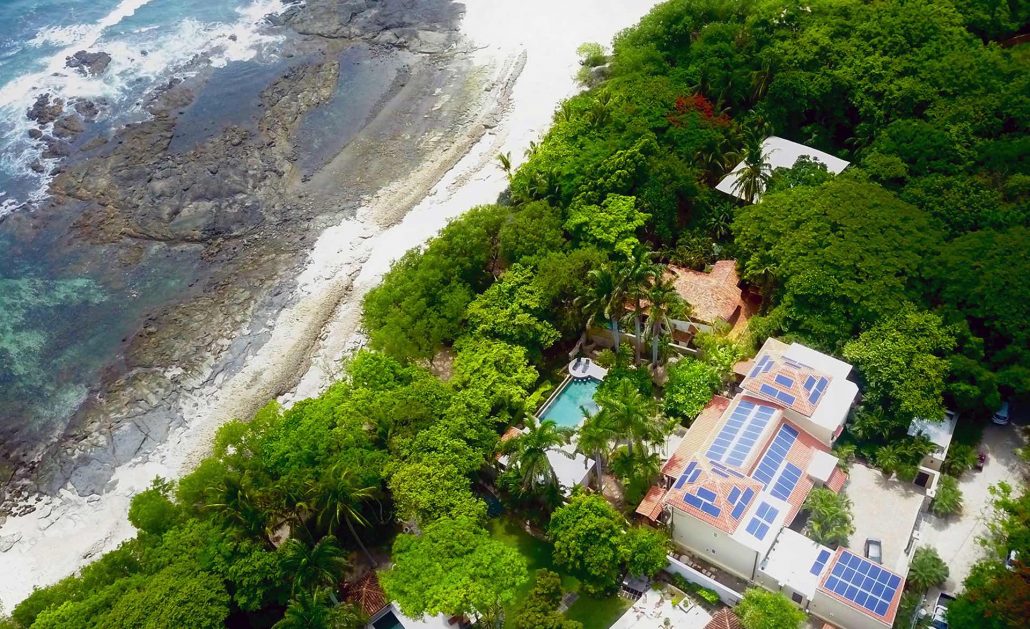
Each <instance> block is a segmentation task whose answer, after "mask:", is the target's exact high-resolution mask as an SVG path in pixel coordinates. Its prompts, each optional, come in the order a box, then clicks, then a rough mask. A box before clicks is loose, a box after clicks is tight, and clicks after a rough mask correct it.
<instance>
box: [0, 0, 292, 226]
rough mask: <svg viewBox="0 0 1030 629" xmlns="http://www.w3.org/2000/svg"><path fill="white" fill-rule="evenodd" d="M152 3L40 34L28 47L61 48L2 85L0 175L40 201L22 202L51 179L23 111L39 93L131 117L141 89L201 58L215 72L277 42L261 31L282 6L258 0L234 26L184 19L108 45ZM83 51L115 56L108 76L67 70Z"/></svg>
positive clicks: (131, 1)
mask: <svg viewBox="0 0 1030 629" xmlns="http://www.w3.org/2000/svg"><path fill="white" fill-rule="evenodd" d="M149 1H150V0H123V1H122V2H121V3H119V4H118V5H117V6H116V7H115V8H114V9H113V10H112V11H110V12H109V13H108V14H107V15H105V16H104V17H103V18H101V19H100V20H98V21H97V22H95V23H93V24H74V25H70V26H63V27H54V28H45V29H42V30H40V31H39V32H38V33H37V34H36V36H35V38H34V39H33V40H32V41H30V42H29V43H30V45H33V46H37V47H39V46H43V45H59V46H63V48H61V50H59V51H57V52H55V53H54V54H53V55H51V56H50V57H48V58H46V59H44V60H43V61H42V63H41V64H40V65H39V66H37V67H36V68H35V69H34V70H33V71H31V72H27V73H25V74H23V75H21V76H19V77H17V78H15V79H13V80H11V81H9V82H8V83H7V84H5V85H2V86H0V129H2V131H0V172H2V173H3V174H5V175H7V176H11V175H14V176H17V177H18V178H19V179H22V180H35V181H36V183H37V184H38V187H37V193H36V194H34V195H33V197H35V198H32V199H23V201H24V200H34V201H38V200H40V199H41V198H42V197H43V191H44V189H45V186H46V184H47V177H46V175H37V174H36V173H33V172H32V171H31V170H30V169H29V164H30V163H32V162H33V160H35V159H38V157H39V154H40V147H39V145H38V144H36V143H34V142H31V141H30V140H29V139H28V136H27V132H28V130H29V129H30V128H31V127H32V126H33V125H32V123H31V122H30V121H28V120H27V119H26V117H25V112H26V110H27V109H28V108H30V107H31V106H32V103H33V102H34V101H35V100H36V98H37V97H38V96H39V95H40V94H43V93H50V94H52V95H53V96H54V97H57V98H61V99H62V100H64V102H65V103H68V102H70V101H72V100H74V99H76V98H88V99H92V100H97V99H102V100H104V101H106V102H107V103H109V104H110V105H111V110H112V111H114V112H116V113H117V114H126V113H133V111H134V110H135V109H137V108H136V105H135V103H137V102H138V101H139V97H140V96H141V95H142V92H143V91H144V90H146V89H148V88H151V87H153V86H155V85H157V84H159V83H162V82H164V81H165V80H167V78H168V77H169V76H170V75H177V76H183V75H187V74H189V73H190V71H191V67H193V66H195V64H194V62H195V61H197V60H198V59H205V58H206V59H207V63H208V64H209V65H210V66H211V67H216V68H218V67H223V66H225V65H227V64H228V63H230V62H233V61H246V60H249V59H253V58H254V57H255V56H257V55H258V54H259V53H260V52H261V50H263V49H264V48H265V47H266V46H267V45H270V44H273V43H275V42H276V41H277V40H278V39H279V37H277V36H272V35H269V34H266V33H263V32H262V25H263V23H264V19H263V18H264V17H265V16H266V15H267V14H269V13H276V12H278V11H281V10H282V8H283V5H282V1H281V0H255V1H254V2H252V3H250V4H247V5H244V6H242V7H239V8H237V9H236V14H237V16H238V19H237V20H236V21H235V22H234V23H225V22H214V23H207V22H201V21H198V20H196V19H192V18H189V17H187V18H184V19H181V20H179V21H178V22H176V23H172V24H167V25H148V26H146V27H142V28H139V29H136V30H134V31H133V32H132V33H129V34H128V35H122V36H120V37H119V38H117V39H105V37H104V34H105V31H106V30H107V29H109V28H110V27H112V26H115V25H117V24H119V23H120V22H121V21H122V20H124V19H125V18H127V17H130V16H132V15H133V14H135V12H136V11H137V10H138V9H139V8H141V7H143V6H145V5H146V4H147V3H148V2H149ZM79 50H93V51H101V50H102V51H105V52H107V53H109V54H110V55H111V63H110V65H109V66H108V67H107V70H106V71H105V72H104V73H103V75H101V76H98V77H87V76H83V75H82V74H81V73H79V72H77V71H75V70H73V69H70V68H67V67H66V66H65V63H66V59H67V57H69V56H71V55H73V54H75V53H76V52H77V51H79ZM144 51H145V52H144ZM195 69H196V68H195V67H193V70H195ZM8 200H9V199H8ZM0 204H4V205H0V208H4V207H7V206H10V207H8V208H7V209H6V211H7V212H10V211H11V209H10V208H13V207H15V205H14V204H8V203H7V200H4V199H3V198H0ZM18 204H19V205H20V203H18ZM0 211H4V210H0Z"/></svg>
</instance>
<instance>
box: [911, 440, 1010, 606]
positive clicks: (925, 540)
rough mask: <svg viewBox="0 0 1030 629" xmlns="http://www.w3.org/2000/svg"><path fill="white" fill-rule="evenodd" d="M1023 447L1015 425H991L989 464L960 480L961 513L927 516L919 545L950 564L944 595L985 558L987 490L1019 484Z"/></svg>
mask: <svg viewBox="0 0 1030 629" xmlns="http://www.w3.org/2000/svg"><path fill="white" fill-rule="evenodd" d="M1022 445H1023V438H1022V435H1021V434H1020V431H1019V430H1018V429H1017V427H1016V426H1013V425H1011V424H1010V425H1008V426H995V425H994V424H990V425H988V426H987V428H986V429H985V430H984V436H983V441H982V443H981V444H980V447H981V448H983V449H985V450H986V451H987V456H988V458H987V464H986V465H984V469H983V471H981V472H976V471H971V472H966V473H965V475H963V476H962V478H960V479H959V488H960V489H961V490H962V513H960V514H958V515H955V516H951V517H948V518H938V517H936V516H934V515H931V514H929V513H927V514H924V516H923V523H922V528H921V535H922V541H921V544H920V545H923V546H933V547H934V548H936V549H937V552H938V553H939V554H940V556H941V559H943V560H944V562H945V563H947V564H948V567H949V569H950V576H949V577H948V581H947V582H946V583H945V585H944V588H943V589H944V591H945V592H951V593H954V592H957V591H958V590H959V589H960V588H961V586H962V581H964V580H965V578H966V577H967V576H968V575H969V571H970V569H971V568H972V567H973V564H974V563H976V562H977V561H978V560H979V559H980V558H981V557H983V554H984V549H983V547H982V546H980V543H979V541H978V540H979V538H980V537H982V536H983V535H984V534H986V532H987V525H986V522H987V519H988V518H989V517H990V498H991V496H990V494H989V493H988V491H987V490H988V488H989V487H990V486H991V485H995V484H997V483H998V482H1000V481H1007V482H1008V483H1009V484H1011V485H1013V486H1016V485H1017V484H1018V482H1019V470H1020V468H1021V464H1020V462H1019V458H1018V457H1017V456H1016V453H1015V449H1016V448H1018V447H1021V446H1022ZM929 594H930V595H932V598H936V596H937V592H936V591H933V592H930V593H929ZM928 598H929V597H928Z"/></svg>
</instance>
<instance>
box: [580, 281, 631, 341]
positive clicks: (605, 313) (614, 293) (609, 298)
mask: <svg viewBox="0 0 1030 629" xmlns="http://www.w3.org/2000/svg"><path fill="white" fill-rule="evenodd" d="M589 277H590V293H589V294H588V295H587V296H586V299H585V300H583V310H584V312H585V313H586V315H587V325H588V326H589V325H594V323H595V322H597V320H598V319H601V318H604V319H607V320H608V323H609V325H610V326H611V330H612V338H613V341H614V343H615V348H616V349H618V347H619V319H621V318H622V317H623V316H624V314H625V312H626V298H627V292H628V291H627V290H626V278H625V277H624V276H623V275H622V273H621V272H620V269H619V267H618V266H617V265H614V264H606V265H605V266H603V267H601V268H599V269H593V270H591V271H590V274H589Z"/></svg>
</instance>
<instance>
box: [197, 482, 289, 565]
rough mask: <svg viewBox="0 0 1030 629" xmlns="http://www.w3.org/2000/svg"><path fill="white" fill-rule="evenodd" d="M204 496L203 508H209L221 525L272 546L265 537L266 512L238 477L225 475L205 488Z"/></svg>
mask: <svg viewBox="0 0 1030 629" xmlns="http://www.w3.org/2000/svg"><path fill="white" fill-rule="evenodd" d="M208 496H209V501H208V503H207V504H205V505H204V508H205V509H207V510H210V511H213V512H214V513H215V515H216V517H217V518H218V519H219V520H221V521H222V523H223V524H226V525H228V526H230V527H234V528H239V529H242V530H243V531H244V532H246V533H247V534H248V535H250V536H251V537H254V538H258V539H260V540H261V541H263V542H264V543H265V544H267V545H268V546H269V547H270V548H272V547H274V544H273V543H272V540H271V539H270V538H269V536H268V514H266V513H265V511H264V510H263V509H262V508H261V507H260V506H259V505H258V500H257V497H256V495H255V493H254V492H253V491H251V489H250V488H249V487H248V486H247V483H246V482H245V481H244V479H243V477H242V476H236V475H234V474H226V475H225V476H223V477H222V479H221V480H220V481H219V482H218V484H217V485H215V486H213V487H211V488H209V489H208Z"/></svg>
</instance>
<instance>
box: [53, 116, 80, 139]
mask: <svg viewBox="0 0 1030 629" xmlns="http://www.w3.org/2000/svg"><path fill="white" fill-rule="evenodd" d="M85 130H86V125H84V124H83V123H82V118H80V117H79V115H78V114H74V113H73V114H65V115H63V116H61V117H60V118H58V119H57V121H56V122H54V135H56V136H57V137H59V138H70V137H73V136H76V135H79V134H80V133H82V132H83V131H85Z"/></svg>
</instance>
